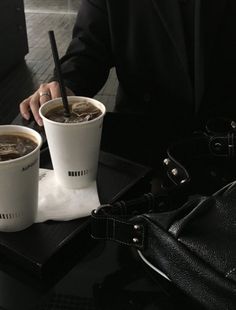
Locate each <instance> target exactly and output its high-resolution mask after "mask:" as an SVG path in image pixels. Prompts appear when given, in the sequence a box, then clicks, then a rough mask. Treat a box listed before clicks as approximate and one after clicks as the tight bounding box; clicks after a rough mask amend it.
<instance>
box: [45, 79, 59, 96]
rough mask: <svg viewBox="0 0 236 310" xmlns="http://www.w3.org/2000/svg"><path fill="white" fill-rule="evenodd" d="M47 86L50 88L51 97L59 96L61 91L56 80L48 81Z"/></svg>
mask: <svg viewBox="0 0 236 310" xmlns="http://www.w3.org/2000/svg"><path fill="white" fill-rule="evenodd" d="M47 87H48V89H49V90H50V93H51V98H52V99H55V98H59V97H61V91H60V86H59V83H58V82H56V81H53V82H51V83H48V84H47Z"/></svg>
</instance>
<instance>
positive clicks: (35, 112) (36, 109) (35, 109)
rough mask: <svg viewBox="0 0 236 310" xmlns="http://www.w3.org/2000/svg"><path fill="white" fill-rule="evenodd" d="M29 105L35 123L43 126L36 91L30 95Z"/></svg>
mask: <svg viewBox="0 0 236 310" xmlns="http://www.w3.org/2000/svg"><path fill="white" fill-rule="evenodd" d="M29 106H30V109H31V112H32V114H33V116H34V119H35V121H36V122H37V124H38V125H39V126H43V121H42V119H41V117H40V115H39V107H40V97H39V92H38V91H37V92H35V93H34V94H33V95H32V97H31V100H30V103H29Z"/></svg>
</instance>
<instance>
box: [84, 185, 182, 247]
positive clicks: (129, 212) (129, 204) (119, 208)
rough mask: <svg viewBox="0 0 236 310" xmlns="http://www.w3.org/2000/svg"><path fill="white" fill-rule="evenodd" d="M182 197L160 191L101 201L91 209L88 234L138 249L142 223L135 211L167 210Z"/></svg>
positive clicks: (140, 241) (142, 229) (140, 244)
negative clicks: (104, 202)
mask: <svg viewBox="0 0 236 310" xmlns="http://www.w3.org/2000/svg"><path fill="white" fill-rule="evenodd" d="M174 196H175V198H174ZM183 200H185V198H184V197H183V196H182V195H180V194H179V192H178V191H176V195H175V194H174V193H173V195H172V196H170V195H168V194H167V193H164V192H163V193H162V194H152V193H147V194H144V195H142V196H141V197H139V198H136V199H133V200H128V201H124V200H121V201H118V202H115V203H114V204H105V205H101V206H100V207H98V208H97V209H95V210H93V211H92V213H91V226H90V227H91V236H92V237H93V238H95V239H104V240H113V241H116V242H118V243H122V244H125V245H128V246H133V247H135V248H138V249H142V248H143V247H144V240H145V225H144V223H143V221H142V223H141V218H139V216H138V215H142V214H145V213H157V212H158V213H159V212H163V211H168V210H171V209H173V205H174V207H176V205H177V203H179V204H180V205H181V204H182V202H183Z"/></svg>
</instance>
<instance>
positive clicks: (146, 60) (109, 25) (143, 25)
mask: <svg viewBox="0 0 236 310" xmlns="http://www.w3.org/2000/svg"><path fill="white" fill-rule="evenodd" d="M201 12H202V16H201V22H202V25H201V29H202V30H203V31H202V32H201V37H202V38H201V40H202V42H203V46H202V47H203V51H204V93H203V96H202V100H201V105H200V107H199V108H198V111H197V113H196V107H195V102H194V91H193V83H192V81H191V76H192V75H193V74H192V73H190V74H189V72H191V71H192V69H190V70H189V65H188V64H189V63H190V67H192V62H193V60H191V57H190V56H189V55H192V52H190V50H191V49H192V41H191V39H190V37H191V33H189V34H188V31H187V30H188V29H187V27H184V29H185V33H186V34H187V36H186V41H185V37H184V31H183V23H182V17H181V10H180V7H179V2H178V1H173V0H150V1H146V0H138V1H136V0H135V1H134V0H119V1H117V0H83V1H82V4H81V7H80V10H79V14H78V17H77V21H76V24H75V27H74V31H73V40H72V42H71V44H70V46H69V48H68V51H67V54H66V55H65V57H63V58H62V61H61V62H62V71H63V75H64V78H65V82H66V85H67V86H68V87H69V88H71V89H72V90H73V91H74V92H75V93H76V94H77V95H84V96H90V97H92V96H94V95H95V94H96V93H97V92H98V91H99V90H100V89H101V87H102V86H103V84H104V83H105V81H106V79H107V77H108V74H109V70H110V68H111V67H115V68H116V72H117V77H118V80H119V88H118V93H117V100H116V111H119V112H122V113H132V114H133V113H136V114H137V115H142V121H140V126H138V125H137V127H138V128H137V130H138V129H139V131H137V134H136V136H139V135H140V139H138V138H137V137H136V139H137V140H139V141H137V143H138V142H139V145H140V147H142V145H143V144H142V141H143V140H145V143H147V144H148V146H150V148H152V147H153V145H155V146H158V145H159V142H160V140H161V138H163V140H164V141H165V142H166V143H167V144H168V142H169V141H170V140H171V139H173V138H174V137H179V136H181V135H183V134H185V133H186V132H188V130H189V131H190V130H192V127H193V125H194V124H195V121H196V120H197V121H198V120H199V119H200V121H201V120H203V119H205V118H209V117H211V116H216V115H220V116H222V115H226V116H229V117H234V116H235V114H236V113H235V112H236V108H235V104H236V92H235V84H236V83H235V82H236V74H235V73H236V44H235V38H236V18H235V17H236V4H235V0H220V1H215V0H203V1H202V8H201ZM190 20H191V18H190ZM184 24H185V23H184ZM189 30H190V29H189ZM186 45H187V49H186ZM188 49H189V50H188ZM187 50H188V51H187ZM187 55H188V56H187ZM144 115H146V116H145V117H146V121H145V122H144ZM138 122H139V121H138ZM127 123H128V122H127ZM121 127H122V126H121ZM140 128H142V130H141V129H140ZM129 129H130V131H129V130H126V131H124V132H127V135H128V136H129V133H130V138H131V140H130V144H131V145H132V144H134V143H135V141H134V140H133V139H132V135H131V132H132V128H131V126H130V128H129ZM141 131H142V132H144V133H142V132H141ZM135 132H136V131H135V130H134V132H133V134H134V135H135ZM140 132H141V133H140ZM122 134H123V131H122V128H121V135H122ZM127 135H123V136H122V137H121V136H120V139H121V138H122V139H125V138H126V136H127ZM113 137H114V136H113ZM160 137H161V138H160ZM116 138H117V139H118V138H119V129H118V130H117V137H116ZM146 140H149V141H146ZM160 143H161V142H160ZM126 145H127V147H129V143H127V144H126ZM133 149H135V147H133ZM136 150H137V148H136ZM147 152H148V151H147ZM136 153H137V151H136ZM156 154H158V153H156ZM153 156H154V157H156V155H153Z"/></svg>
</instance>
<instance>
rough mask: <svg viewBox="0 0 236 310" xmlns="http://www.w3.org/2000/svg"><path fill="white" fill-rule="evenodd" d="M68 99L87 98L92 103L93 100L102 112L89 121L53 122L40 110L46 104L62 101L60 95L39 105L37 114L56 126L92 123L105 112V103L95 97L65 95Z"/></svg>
mask: <svg viewBox="0 0 236 310" xmlns="http://www.w3.org/2000/svg"><path fill="white" fill-rule="evenodd" d="M67 98H68V100H70V99H72V100H76V99H77V100H80V99H82V100H88V101H91V102H92V103H93V102H94V103H95V104H98V105H99V106H101V107H102V108H103V110H101V111H102V114H101V115H99V116H98V117H96V118H94V119H92V120H90V121H83V122H78V123H60V122H55V121H53V120H51V119H48V118H46V117H45V116H44V115H43V113H42V110H43V109H45V107H46V106H48V105H49V104H52V103H55V102H57V101H62V97H58V98H55V99H51V100H48V101H47V102H45V103H44V104H43V105H41V107H40V108H39V115H40V117H41V118H42V119H43V120H44V119H45V120H46V121H47V122H49V123H52V124H56V125H58V126H84V125H88V124H92V123H94V122H97V121H98V120H99V119H101V118H103V117H104V115H105V114H106V107H105V105H104V104H103V103H102V102H100V101H99V100H97V99H94V98H90V97H85V96H67Z"/></svg>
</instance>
